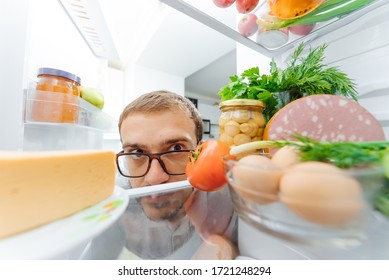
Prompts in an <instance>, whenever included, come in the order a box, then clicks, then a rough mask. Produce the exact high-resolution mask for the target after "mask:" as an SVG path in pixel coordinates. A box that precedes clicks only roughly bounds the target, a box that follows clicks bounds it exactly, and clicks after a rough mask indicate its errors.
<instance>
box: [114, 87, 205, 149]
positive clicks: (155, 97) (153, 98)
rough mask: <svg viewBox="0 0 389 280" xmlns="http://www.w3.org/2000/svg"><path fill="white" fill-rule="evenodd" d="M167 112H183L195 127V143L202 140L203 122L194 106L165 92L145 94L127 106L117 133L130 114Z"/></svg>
mask: <svg viewBox="0 0 389 280" xmlns="http://www.w3.org/2000/svg"><path fill="white" fill-rule="evenodd" d="M168 110H169V111H173V112H174V111H176V110H180V111H182V112H184V113H185V114H186V115H187V116H188V117H189V118H191V119H192V120H193V122H194V124H195V127H196V131H195V133H196V137H197V143H199V142H200V141H201V140H202V137H203V120H202V118H201V116H200V114H199V112H198V111H197V109H196V107H195V106H194V104H193V103H192V102H191V101H190V100H189V99H188V98H186V97H183V96H181V95H178V94H176V93H173V92H170V91H166V90H158V91H152V92H149V93H145V94H143V95H141V96H140V97H138V98H137V99H135V100H134V101H132V102H131V103H130V104H128V105H127V106H126V107H125V108H124V110H123V112H122V114H121V115H120V118H119V132H120V129H121V126H122V123H123V120H124V119H125V118H127V117H128V116H129V115H131V114H135V113H142V114H143V113H144V114H147V113H156V112H163V111H168Z"/></svg>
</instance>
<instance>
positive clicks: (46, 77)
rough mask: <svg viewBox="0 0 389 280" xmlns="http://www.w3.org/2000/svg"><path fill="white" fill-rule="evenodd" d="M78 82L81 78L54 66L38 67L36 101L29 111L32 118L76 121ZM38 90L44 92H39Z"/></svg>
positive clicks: (47, 120)
mask: <svg viewBox="0 0 389 280" xmlns="http://www.w3.org/2000/svg"><path fill="white" fill-rule="evenodd" d="M80 84H81V79H80V78H79V77H78V76H76V75H74V74H72V73H69V72H66V71H63V70H58V69H54V68H39V69H38V82H37V85H36V90H37V95H36V101H35V103H34V105H33V108H32V112H31V118H32V120H33V121H38V122H59V123H77V120H78V97H79V96H80ZM40 91H42V92H44V93H41V94H39V92H40ZM47 92H52V93H54V94H47ZM55 93H61V94H55Z"/></svg>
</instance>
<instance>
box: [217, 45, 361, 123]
mask: <svg viewBox="0 0 389 280" xmlns="http://www.w3.org/2000/svg"><path fill="white" fill-rule="evenodd" d="M326 48H327V45H326V44H324V45H322V46H320V47H317V48H315V49H311V50H310V51H309V53H308V55H307V56H306V57H301V54H302V53H303V51H304V45H303V44H300V45H299V46H298V47H297V49H296V50H295V51H294V53H293V55H292V58H291V61H290V63H289V64H288V65H287V67H286V68H285V69H284V70H282V69H280V68H279V67H278V66H277V64H276V62H275V61H274V59H272V61H271V62H270V74H268V75H266V74H261V73H260V71H259V68H258V67H253V68H250V69H247V70H245V71H244V72H243V73H242V74H241V75H240V76H238V75H234V76H231V77H230V82H229V83H228V84H227V85H226V86H224V87H222V88H221V89H220V91H219V92H218V94H219V95H221V98H222V101H226V100H230V99H238V98H243V99H256V100H260V101H262V102H264V103H265V104H266V107H265V109H264V111H263V114H264V117H265V120H266V122H267V121H268V120H269V119H270V118H271V117H272V116H273V115H274V114H275V113H277V111H279V110H280V109H281V108H282V107H284V106H285V105H287V104H288V103H290V102H292V101H293V100H296V99H298V98H301V97H304V96H307V95H313V94H339V95H342V96H345V97H350V98H352V99H354V100H355V101H357V92H356V90H355V84H354V82H353V81H352V80H351V79H349V78H348V76H347V75H346V74H345V73H343V72H341V71H340V70H339V69H338V68H337V67H327V66H326V65H325V64H324V63H323V60H324V52H325V49H326Z"/></svg>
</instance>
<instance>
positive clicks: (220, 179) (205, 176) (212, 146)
mask: <svg viewBox="0 0 389 280" xmlns="http://www.w3.org/2000/svg"><path fill="white" fill-rule="evenodd" d="M229 154H230V147H229V146H228V145H227V144H225V143H223V142H221V141H219V140H208V141H205V142H204V143H202V144H201V145H199V146H198V147H197V149H196V151H194V152H193V153H192V156H191V157H190V158H189V162H188V164H187V165H186V177H187V178H188V180H189V182H190V184H191V185H192V186H193V187H195V188H197V189H199V190H202V191H208V192H211V191H215V190H217V189H219V188H221V187H222V186H223V185H224V184H225V183H226V182H227V180H226V177H225V172H224V166H223V161H222V158H223V156H228V157H230V158H232V157H231V156H230V155H229Z"/></svg>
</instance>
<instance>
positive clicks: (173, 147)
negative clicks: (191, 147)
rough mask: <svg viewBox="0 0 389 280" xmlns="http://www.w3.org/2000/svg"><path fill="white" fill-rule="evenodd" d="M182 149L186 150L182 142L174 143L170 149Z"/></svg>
mask: <svg viewBox="0 0 389 280" xmlns="http://www.w3.org/2000/svg"><path fill="white" fill-rule="evenodd" d="M181 150H186V148H185V147H184V145H181V144H174V145H173V146H171V147H170V150H169V151H181Z"/></svg>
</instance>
